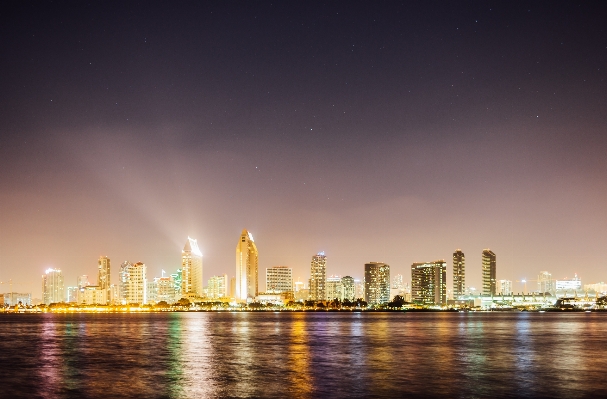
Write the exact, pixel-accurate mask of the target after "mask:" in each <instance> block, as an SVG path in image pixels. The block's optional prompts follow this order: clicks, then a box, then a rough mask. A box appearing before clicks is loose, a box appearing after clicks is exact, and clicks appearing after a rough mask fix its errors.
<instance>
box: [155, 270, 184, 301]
mask: <svg viewBox="0 0 607 399" xmlns="http://www.w3.org/2000/svg"><path fill="white" fill-rule="evenodd" d="M154 282H155V283H156V287H155V288H156V303H158V302H162V301H164V302H166V303H168V304H172V303H175V301H176V294H178V293H179V291H177V290H176V289H175V281H174V279H173V276H172V275H171V276H168V277H156V278H154Z"/></svg>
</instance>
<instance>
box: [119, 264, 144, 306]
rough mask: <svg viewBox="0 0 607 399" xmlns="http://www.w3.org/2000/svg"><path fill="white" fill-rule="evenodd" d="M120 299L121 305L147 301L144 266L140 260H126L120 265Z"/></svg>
mask: <svg viewBox="0 0 607 399" xmlns="http://www.w3.org/2000/svg"><path fill="white" fill-rule="evenodd" d="M119 277H120V301H121V303H122V304H123V305H126V304H131V303H138V304H146V303H147V277H146V266H145V264H143V263H141V262H137V263H135V264H131V263H130V262H128V261H125V262H123V263H122V264H121V265H120V273H119Z"/></svg>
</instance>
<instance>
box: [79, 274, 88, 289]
mask: <svg viewBox="0 0 607 399" xmlns="http://www.w3.org/2000/svg"><path fill="white" fill-rule="evenodd" d="M87 285H91V283H90V282H89V276H87V275H86V274H83V275H81V276H78V288H84V287H86V286H87Z"/></svg>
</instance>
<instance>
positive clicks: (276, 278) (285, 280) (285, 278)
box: [266, 266, 293, 294]
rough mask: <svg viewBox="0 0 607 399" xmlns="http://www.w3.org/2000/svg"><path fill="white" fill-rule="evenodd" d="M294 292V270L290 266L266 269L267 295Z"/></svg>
mask: <svg viewBox="0 0 607 399" xmlns="http://www.w3.org/2000/svg"><path fill="white" fill-rule="evenodd" d="M283 292H293V269H291V268H290V267H288V266H273V267H268V268H266V293H268V294H270V293H272V294H280V293H283Z"/></svg>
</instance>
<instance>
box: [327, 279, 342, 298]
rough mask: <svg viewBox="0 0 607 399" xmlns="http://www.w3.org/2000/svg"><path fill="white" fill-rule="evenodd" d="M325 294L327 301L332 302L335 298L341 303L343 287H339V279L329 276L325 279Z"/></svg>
mask: <svg viewBox="0 0 607 399" xmlns="http://www.w3.org/2000/svg"><path fill="white" fill-rule="evenodd" d="M325 287H326V288H325V289H326V292H327V298H326V299H327V300H328V301H332V300H334V299H335V298H337V299H339V300H340V301H343V299H344V298H343V291H342V289H343V287H342V285H341V277H339V276H330V277H327V283H326V286H325Z"/></svg>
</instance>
